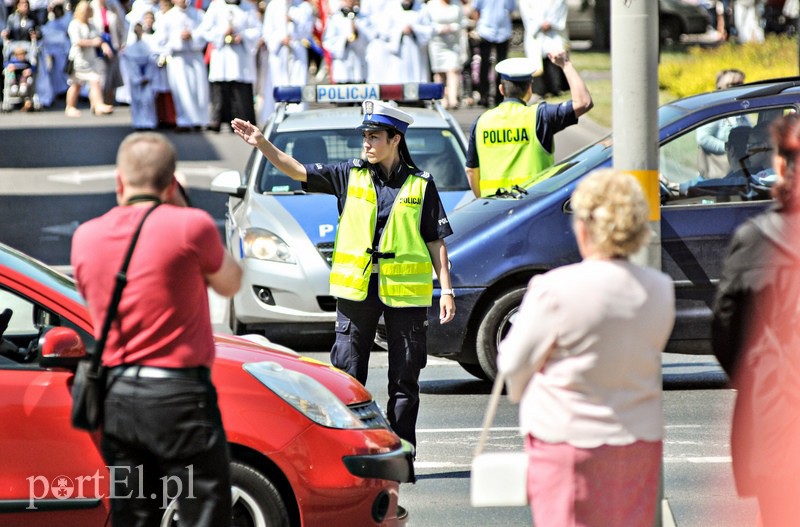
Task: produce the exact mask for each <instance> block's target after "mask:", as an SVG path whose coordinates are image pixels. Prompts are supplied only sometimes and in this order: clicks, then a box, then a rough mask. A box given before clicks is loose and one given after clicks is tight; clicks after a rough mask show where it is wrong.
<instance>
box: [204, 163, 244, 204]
mask: <svg viewBox="0 0 800 527" xmlns="http://www.w3.org/2000/svg"><path fill="white" fill-rule="evenodd" d="M246 190H247V188H246V187H245V185H244V184H243V183H242V175H241V174H240V173H239V171H238V170H226V171H225V172H221V173H219V174H217V175H216V176H215V177H214V179H212V180H211V191H212V192H222V193H223V194H230V195H231V196H236V197H237V198H243V197H244V193H245V191H246Z"/></svg>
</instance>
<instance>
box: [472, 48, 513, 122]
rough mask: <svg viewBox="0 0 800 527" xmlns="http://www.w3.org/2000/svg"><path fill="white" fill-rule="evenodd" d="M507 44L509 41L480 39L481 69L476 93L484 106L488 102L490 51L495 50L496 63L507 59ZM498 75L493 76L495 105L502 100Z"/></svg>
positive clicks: (490, 65)
mask: <svg viewBox="0 0 800 527" xmlns="http://www.w3.org/2000/svg"><path fill="white" fill-rule="evenodd" d="M508 43H509V41H508V40H506V41H504V42H492V41H490V40H485V39H481V41H480V44H479V46H480V52H481V69H480V82H479V84H478V91H479V92H480V94H481V103H482V104H483V105H484V106H486V105H488V101H489V95H490V90H489V70H490V68H491V67H492V64H491V56H492V49H494V50H495V54H496V56H497V62H500V61H502V60H506V58H507V57H508ZM499 86H500V75H495V78H494V94H495V95H494V101H495V104H500V102H502V100H503V96H502V95H500V88H499Z"/></svg>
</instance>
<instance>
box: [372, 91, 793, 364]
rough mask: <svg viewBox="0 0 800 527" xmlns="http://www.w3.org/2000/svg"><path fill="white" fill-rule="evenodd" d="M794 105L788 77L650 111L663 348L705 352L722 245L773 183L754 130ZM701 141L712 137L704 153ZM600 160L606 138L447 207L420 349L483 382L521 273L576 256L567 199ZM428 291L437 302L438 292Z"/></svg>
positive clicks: (523, 281)
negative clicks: (666, 325) (669, 328)
mask: <svg viewBox="0 0 800 527" xmlns="http://www.w3.org/2000/svg"><path fill="white" fill-rule="evenodd" d="M798 104H800V79H781V80H776V81H771V82H762V83H754V84H749V85H745V86H741V87H736V88H731V89H728V90H722V91H716V92H712V93H705V94H701V95H696V96H692V97H688V98H685V99H681V100H677V101H674V102H672V103H670V104H667V105H665V106H662V107H661V108H660V109H659V111H658V123H659V145H660V150H659V172H660V181H661V261H662V270H663V271H664V272H665V273H667V274H669V275H670V276H671V277H672V278H673V280H674V282H675V293H676V308H677V321H676V324H675V328H674V330H673V333H672V336H671V339H670V343H669V346H668V349H667V351H670V352H678V353H690V354H706V353H710V347H709V338H710V317H711V306H712V302H713V297H714V291H715V287H716V284H717V282H718V280H719V276H720V271H721V265H722V261H723V258H724V255H725V252H726V248H727V245H728V240H729V238H730V236H731V234H732V233H733V231H734V229H735V228H736V227H737V226H738V225H739V224H741V223H742V222H743V221H745V220H746V219H747V218H749V217H751V216H753V215H755V214H757V213H759V212H761V211H763V210H764V209H765V208H766V207H768V206H769V205H770V199H771V198H770V188H769V185H770V183H771V181H772V180H773V179H774V178H773V177H770V167H771V153H770V149H769V148H770V147H769V143H768V141H767V140H766V139H765V138H764V135H763V134H764V132H765V131H766V128H765V126H767V125H768V123H770V122H771V121H772V120H774V119H775V118H776V117H778V116H780V115H782V114H785V113H787V112H795V111H797V110H798ZM759 133H761V136H760V137H757V135H758V134H759ZM767 137H768V136H767ZM709 139H715V140H716V147H715V148H711V147H710V146H709V145H707V143H709ZM720 152H721V153H720ZM612 155H613V143H612V140H611V137H607V138H606V139H604V140H601V141H599V142H597V143H596V144H593V145H591V146H589V147H587V148H585V149H584V150H582V151H580V152H578V153H577V154H574V155H573V156H571V157H569V158H567V159H566V160H565V161H563V162H562V163H560V164H559V165H557V166H555V167H553V168H552V169H550V171H549V172H548V173H545V174H531V181H530V182H529V183H528V184H527V185H523V186H522V188H520V189H510V190H508V191H506V192H499V193H498V194H497V195H496V196H492V197H489V198H481V199H476V200H474V201H473V202H471V203H469V204H467V205H465V206H463V207H460V208H458V209H457V210H455V211H453V212H451V213H450V214H449V218H450V223H451V225H452V227H453V231H454V233H455V234H454V235H453V236H450V237H449V238H448V239H447V246H448V250H449V254H450V260H451V262H452V271H451V276H452V283H453V287H454V288H455V293H456V303H457V306H458V310H457V314H456V318H455V320H453V321H452V322H451V323H449V324H445V325H440V324H439V321H438V307H437V308H436V309H431V310H430V311H429V330H428V353H429V354H431V355H434V356H437V357H444V358H448V359H452V360H454V361H458V362H459V364H461V366H462V367H463V368H464V369H465V370H466V371H468V372H469V373H471V374H473V375H475V376H477V377H479V378H484V379H493V378H494V377H495V375H496V371H497V366H496V359H497V345H498V343H499V342H500V341H501V340H502V339H503V337H504V336H505V334H506V333H507V332H508V330H509V328H510V327H511V325H512V324H513V323H514V322H515V315H516V313H517V311H518V309H519V306H520V302H521V300H522V297H523V295H524V294H525V289H526V287H527V284H528V282H529V281H530V279H531V277H533V276H534V275H536V274H539V273H544V272H546V271H548V270H550V269H553V268H555V267H558V266H561V265H565V264H569V263H573V262H576V261H578V260H579V259H580V256H579V253H578V248H577V245H576V243H575V238H574V236H573V233H572V226H571V223H572V217H571V210H570V196H571V194H572V191H573V190H574V188H575V185H576V184H577V183H578V181H579V180H580V179H581V178H582V177H583V176H585V175H586V174H588V173H590V172H591V171H593V170H595V169H598V168H602V167H610V166H611V164H612ZM434 297H435V298H434V302H433V306H438V305H439V302H438V298H437V297H438V289H435V291H434ZM525 323H526V324H535V323H536V321H535V320H530V321H525ZM379 344H380V339H379Z"/></svg>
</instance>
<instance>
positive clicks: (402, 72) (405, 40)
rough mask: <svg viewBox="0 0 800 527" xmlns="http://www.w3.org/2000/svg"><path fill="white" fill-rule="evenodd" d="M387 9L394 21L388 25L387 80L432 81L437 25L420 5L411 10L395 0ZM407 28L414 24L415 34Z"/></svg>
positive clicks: (413, 30) (387, 15) (389, 3)
mask: <svg viewBox="0 0 800 527" xmlns="http://www.w3.org/2000/svg"><path fill="white" fill-rule="evenodd" d="M385 9H386V15H385V17H386V18H387V19H389V20H391V22H392V23H391V24H390V25H389V27H388V28H387V30H388V31H387V37H388V42H387V51H388V55H387V66H388V68H387V69H388V71H387V72H386V76H385V79H386V80H385V82H399V83H406V82H429V81H430V66H429V65H428V41H429V40H430V38H431V34H432V32H433V27H432V26H431V25H430V24H428V23H426V22H425V17H424V16H423V14H422V12H421V11H420V8H419V7H415V8H414V9H410V10H408V11H407V10H405V9H403V8H402V6H401V5H400V2H399V0H391V1H390V2H387V5H386V6H385ZM406 27H411V31H412V32H411V34H408V35H407V34H405V32H404V30H405V28H406Z"/></svg>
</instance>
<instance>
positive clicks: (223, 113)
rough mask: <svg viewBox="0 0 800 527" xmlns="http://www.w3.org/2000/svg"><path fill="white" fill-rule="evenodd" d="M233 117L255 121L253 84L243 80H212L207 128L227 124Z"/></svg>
mask: <svg viewBox="0 0 800 527" xmlns="http://www.w3.org/2000/svg"><path fill="white" fill-rule="evenodd" d="M234 117H238V118H239V119H244V120H245V121H250V122H251V123H255V122H256V110H255V107H254V106H253V85H252V84H249V83H245V82H235V81H229V82H212V83H211V115H210V118H209V123H208V126H209V128H215V129H217V128H219V127H220V126H221V125H226V124H227V125H229V124H230V122H231V121H232V120H233V118H234Z"/></svg>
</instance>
